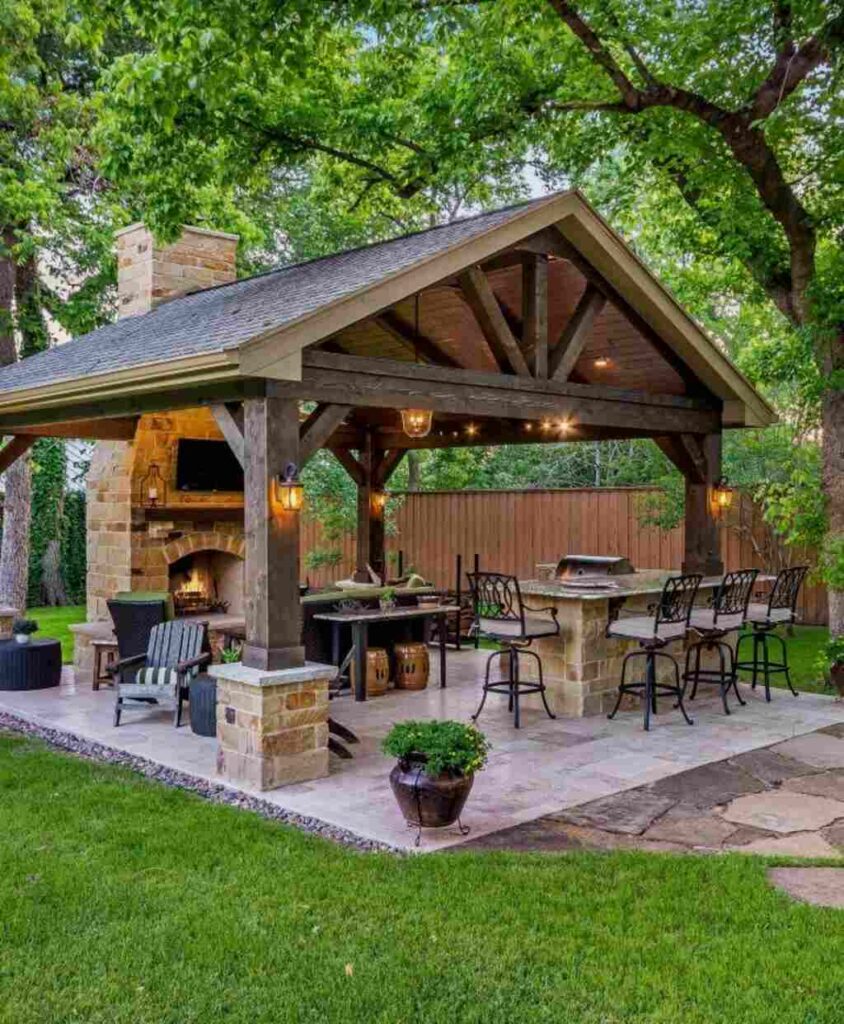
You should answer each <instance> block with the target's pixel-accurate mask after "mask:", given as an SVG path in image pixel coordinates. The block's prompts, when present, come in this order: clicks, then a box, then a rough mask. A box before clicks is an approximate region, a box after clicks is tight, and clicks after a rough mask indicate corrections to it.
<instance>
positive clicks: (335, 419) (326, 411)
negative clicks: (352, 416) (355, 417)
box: [299, 402, 352, 468]
mask: <svg viewBox="0 0 844 1024" xmlns="http://www.w3.org/2000/svg"><path fill="white" fill-rule="evenodd" d="M351 408H352V407H351V406H350V405H332V404H329V403H326V402H322V403H320V404H319V405H318V406H317V407H316V409H314V411H313V412H312V413H311V414H310V416H308V418H307V419H306V420H305V422H304V423H303V424H302V425H301V427H300V428H299V467H300V468H301V467H302V466H304V465H305V464H306V463H307V462H308V461H309V460H310V459H312V458H313V456H314V455H315V454H316V453H317V452H318V451H319V449H320V448H322V447H323V446H324V445H326V444H327V442H328V440H329V439H330V437H331V435H332V434H333V433H334V431H335V430H336V429H337V428H338V427H339V426H340V424H341V423H342V422H343V420H344V419H345V418H346V416H348V414H349V413H350V412H351Z"/></svg>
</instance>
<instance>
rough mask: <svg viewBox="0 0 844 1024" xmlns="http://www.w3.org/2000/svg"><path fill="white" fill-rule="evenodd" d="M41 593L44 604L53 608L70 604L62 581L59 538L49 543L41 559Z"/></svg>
mask: <svg viewBox="0 0 844 1024" xmlns="http://www.w3.org/2000/svg"><path fill="white" fill-rule="evenodd" d="M41 591H42V596H43V600H44V604H46V605H50V606H51V607H57V606H59V605H65V604H67V603H68V600H67V592H66V591H65V586H64V580H63V579H62V556H61V545H60V544H59V539H58V537H54V538H52V539H51V540H50V541H48V542H47V546H46V548H45V549H44V555H43V557H42V559H41Z"/></svg>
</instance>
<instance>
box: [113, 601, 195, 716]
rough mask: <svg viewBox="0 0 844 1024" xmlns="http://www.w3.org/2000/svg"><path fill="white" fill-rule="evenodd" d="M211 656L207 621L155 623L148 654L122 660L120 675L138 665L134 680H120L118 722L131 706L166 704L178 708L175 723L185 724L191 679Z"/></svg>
mask: <svg viewBox="0 0 844 1024" xmlns="http://www.w3.org/2000/svg"><path fill="white" fill-rule="evenodd" d="M210 660H211V652H210V651H209V650H208V641H207V635H206V624H205V623H204V622H185V621H184V620H182V619H176V620H175V621H173V622H162V623H161V624H160V625H158V626H155V627H154V629H153V630H152V632H151V633H150V636H149V645H148V647H147V652H146V654H139V655H135V657H133V658H125V659H123V660H122V661H120V662H118V664H117V666H116V668H117V671H118V678H120V679H123V678H125V675H126V673H125V672H124V671H123V670H124V669H128V668H132V667H135V668H136V671H135V681H134V682H118V683H117V686H116V687H115V689H116V691H117V692H116V697H115V703H114V724H115V726H118V725H120V716H121V714H122V713H123V711H125V710H128V709H129V708H137V707H147V709H148V708H149V705H151V704H152V705H162V704H163V705H166V706H169V707H172V708H173V709H174V716H173V724H174V725H175V726H176V728H177V729H178V727H179V726H180V725H181V724H182V701H183V700H184V698H185V697H186V696H188V692H189V689H188V687H189V682H190V680H191V678H192V677H193V676H195V675H196V674H197V673H198V672H199V669H200V667H201V666H202V665H206V664H207V663H208V662H209V661H210Z"/></svg>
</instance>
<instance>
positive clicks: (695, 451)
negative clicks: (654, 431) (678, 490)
mask: <svg viewBox="0 0 844 1024" xmlns="http://www.w3.org/2000/svg"><path fill="white" fill-rule="evenodd" d="M654 440H655V441H656V443H657V445H658V446H659V448H660V450H661V451H662V452H664V453H665V455H667V456H668V458H669V459H670V460H671V462H673V463H674V465H675V466H676V467H677V469H679V470H680V472H681V473H682V474H683V476H684V477H686V479H687V480H691V481H692V482H693V483H698V484H701V483H705V482H706V479H707V475H708V469H709V467H708V465H707V461H706V455H705V453H704V450H703V446H702V445H701V442H700V440H699V439H698V438H697V437H695V435H694V434H671V435H670V436H667V437H655V438H654Z"/></svg>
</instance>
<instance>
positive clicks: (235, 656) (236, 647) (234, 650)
mask: <svg viewBox="0 0 844 1024" xmlns="http://www.w3.org/2000/svg"><path fill="white" fill-rule="evenodd" d="M242 653H243V644H232V645H231V647H224V648H223V649H222V650H221V651H220V660H221V661H222V663H223V664H224V665H235V664H236V663H237V662H238V661H240V656H241V654H242Z"/></svg>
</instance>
